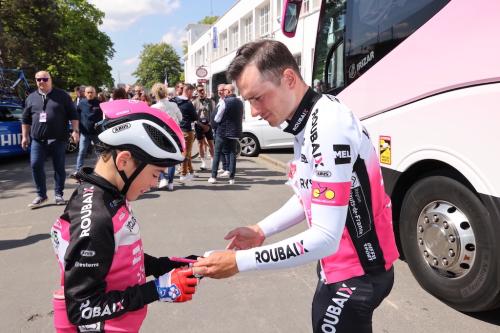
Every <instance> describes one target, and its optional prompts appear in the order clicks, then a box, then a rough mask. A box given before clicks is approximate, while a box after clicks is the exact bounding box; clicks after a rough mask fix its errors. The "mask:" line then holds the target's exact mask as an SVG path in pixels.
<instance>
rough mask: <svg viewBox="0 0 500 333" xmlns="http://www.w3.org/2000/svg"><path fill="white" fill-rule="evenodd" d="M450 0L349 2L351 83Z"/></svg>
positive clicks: (349, 70) (347, 54)
mask: <svg viewBox="0 0 500 333" xmlns="http://www.w3.org/2000/svg"><path fill="white" fill-rule="evenodd" d="M448 2H449V1H444V0H385V1H384V0H353V1H350V2H349V3H348V5H347V14H346V19H347V21H348V22H349V23H348V25H347V27H346V45H345V51H346V53H345V54H346V69H347V78H346V79H347V81H348V83H350V82H352V81H353V80H355V79H356V78H357V77H358V76H359V75H361V74H363V73H364V72H366V71H367V70H368V69H369V68H370V67H371V66H373V65H374V64H375V63H376V62H377V61H378V60H380V59H381V58H383V57H384V56H385V55H386V54H388V53H389V52H390V51H391V50H392V49H394V48H395V47H396V46H397V45H398V44H399V43H401V42H402V41H403V40H404V39H406V38H407V37H408V36H410V35H411V34H412V33H413V32H415V30H417V29H418V28H420V27H421V26H422V25H423V24H424V23H425V22H427V21H428V20H429V19H430V18H431V17H432V16H434V15H435V14H436V13H437V12H438V11H439V10H440V9H441V8H443V7H444V6H445V5H446V4H447V3H448Z"/></svg>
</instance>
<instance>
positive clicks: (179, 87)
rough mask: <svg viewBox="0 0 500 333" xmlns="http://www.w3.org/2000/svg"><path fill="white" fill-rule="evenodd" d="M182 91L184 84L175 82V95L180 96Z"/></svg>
mask: <svg viewBox="0 0 500 333" xmlns="http://www.w3.org/2000/svg"><path fill="white" fill-rule="evenodd" d="M183 91H184V83H182V82H177V84H176V85H175V95H176V96H181V95H182V92H183Z"/></svg>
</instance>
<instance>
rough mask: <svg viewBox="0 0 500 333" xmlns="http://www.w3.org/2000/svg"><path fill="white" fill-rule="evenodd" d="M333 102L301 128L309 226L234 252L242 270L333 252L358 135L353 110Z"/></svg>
mask: <svg viewBox="0 0 500 333" xmlns="http://www.w3.org/2000/svg"><path fill="white" fill-rule="evenodd" d="M328 105H332V104H331V103H328ZM333 105H337V107H336V109H334V110H331V111H332V112H328V113H327V112H323V113H322V114H320V113H315V112H313V114H312V115H311V117H313V118H312V119H311V124H312V127H311V131H310V132H306V133H305V135H310V144H311V147H310V148H311V149H310V152H309V156H308V159H309V160H310V161H311V164H312V167H311V174H310V179H311V184H312V186H311V190H310V193H309V197H308V198H305V199H306V200H310V207H311V212H310V228H309V229H308V230H306V231H303V232H301V233H299V234H297V235H295V236H292V237H289V238H287V239H285V240H282V241H280V242H277V243H274V244H270V245H265V246H261V247H257V248H254V249H249V250H242V251H237V252H236V261H237V265H238V269H239V270H240V271H248V270H263V269H275V268H286V267H295V266H298V265H301V264H304V263H307V262H311V261H316V260H319V259H321V258H324V257H326V256H329V255H331V254H333V253H335V252H336V251H337V248H338V245H339V243H340V239H341V237H342V232H343V230H344V226H345V220H346V214H347V210H348V203H349V195H350V188H351V175H352V170H353V165H354V162H355V157H356V156H357V154H358V149H359V148H358V147H359V144H360V140H361V135H360V131H359V123H358V121H357V120H356V119H355V118H354V116H353V115H352V113H351V112H350V111H349V110H347V109H346V108H344V107H343V106H341V105H340V104H338V103H335V104H333ZM325 111H326V110H325ZM329 111H330V110H329ZM333 111H335V112H333ZM314 117H316V119H315V118H314ZM306 128H307V127H306Z"/></svg>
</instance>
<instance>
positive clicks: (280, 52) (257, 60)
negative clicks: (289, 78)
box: [227, 39, 302, 85]
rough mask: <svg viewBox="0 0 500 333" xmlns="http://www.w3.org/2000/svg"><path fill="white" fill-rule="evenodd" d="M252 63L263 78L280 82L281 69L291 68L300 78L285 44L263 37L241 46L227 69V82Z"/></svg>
mask: <svg viewBox="0 0 500 333" xmlns="http://www.w3.org/2000/svg"><path fill="white" fill-rule="evenodd" d="M250 64H254V65H255V66H257V69H258V70H259V72H260V73H261V74H262V76H264V78H265V79H267V80H269V81H271V82H273V83H274V84H276V85H279V84H280V80H281V76H282V74H283V71H284V70H285V69H287V68H290V69H292V70H293V71H294V72H295V73H296V74H297V75H298V76H299V77H300V78H301V79H302V76H301V75H300V70H299V66H298V65H297V62H296V61H295V59H294V57H293V55H292V53H291V52H290V50H288V48H287V47H286V45H285V44H283V43H281V42H278V41H275V40H271V39H263V40H259V41H255V42H250V43H247V44H245V45H243V46H241V47H240V48H239V49H238V51H237V52H236V56H235V57H234V59H233V61H231V63H230V64H229V67H228V69H227V79H228V80H229V82H231V81H236V80H237V79H238V78H239V77H240V76H241V73H242V72H243V70H244V69H245V67H246V66H247V65H250Z"/></svg>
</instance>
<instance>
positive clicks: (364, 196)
mask: <svg viewBox="0 0 500 333" xmlns="http://www.w3.org/2000/svg"><path fill="white" fill-rule="evenodd" d="M285 131H287V132H290V133H292V134H294V135H295V143H294V159H293V160H292V161H291V162H290V164H289V173H288V178H289V179H288V184H289V185H290V186H292V188H293V189H294V192H295V195H294V196H293V197H292V198H291V199H290V200H289V201H288V202H287V203H286V204H285V205H284V206H283V207H282V208H280V209H279V210H278V211H276V212H275V213H273V214H271V215H269V216H268V217H267V218H265V219H264V220H262V221H261V222H259V226H260V227H261V229H262V230H263V232H264V234H265V235H266V237H267V236H270V235H272V234H274V233H277V232H280V231H282V230H284V229H287V228H289V227H291V226H292V225H295V224H297V223H299V222H301V221H302V220H304V218H305V219H306V220H307V223H308V225H309V229H308V230H306V231H304V232H301V233H299V234H297V235H295V236H292V237H289V238H287V239H285V240H282V241H280V242H277V243H273V244H270V245H265V246H260V247H257V248H253V249H249V250H241V251H237V252H236V261H237V265H238V269H239V270H240V271H248V270H260V269H274V268H284V267H293V266H298V265H301V264H304V263H307V262H311V261H315V260H320V263H321V268H322V277H323V279H324V281H325V282H326V283H334V282H338V281H342V280H346V279H348V278H351V277H354V276H361V275H364V274H366V273H371V272H381V271H385V270H388V269H390V267H391V266H392V263H393V262H394V261H395V260H396V259H397V258H398V256H399V254H398V251H397V248H396V244H395V240H394V233H393V229H392V228H393V227H392V216H391V205H390V199H389V197H388V196H387V195H386V194H385V191H384V186H383V180H382V175H381V170H380V165H379V162H378V157H377V154H376V152H375V149H374V147H373V145H372V143H371V141H370V139H369V136H368V133H367V132H366V130H365V129H364V128H363V126H362V125H361V123H360V121H359V120H358V119H357V118H356V117H355V116H354V115H353V114H352V112H351V111H350V110H349V109H347V107H345V106H344V105H343V104H341V103H340V102H339V101H338V100H337V99H336V98H335V97H333V96H330V95H320V94H317V93H315V92H314V91H313V90H312V89H309V90H308V92H307V93H306V95H305V96H304V98H303V99H302V101H301V103H300V105H299V107H298V108H297V111H296V112H295V114H294V116H293V117H292V119H291V120H290V121H289V122H288V126H287V128H286V129H285Z"/></svg>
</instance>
